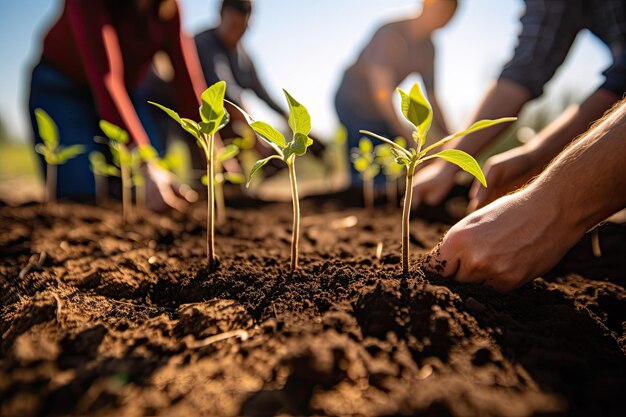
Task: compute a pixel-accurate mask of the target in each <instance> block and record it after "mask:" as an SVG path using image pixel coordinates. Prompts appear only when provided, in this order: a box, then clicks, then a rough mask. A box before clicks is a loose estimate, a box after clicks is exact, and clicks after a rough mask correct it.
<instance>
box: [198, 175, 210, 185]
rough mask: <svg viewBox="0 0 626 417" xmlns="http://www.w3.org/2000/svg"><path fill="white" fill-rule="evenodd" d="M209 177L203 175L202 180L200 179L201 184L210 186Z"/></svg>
mask: <svg viewBox="0 0 626 417" xmlns="http://www.w3.org/2000/svg"><path fill="white" fill-rule="evenodd" d="M208 178H209V177H207V176H206V175H203V176H202V178H200V182H201V183H202V185H209V180H208Z"/></svg>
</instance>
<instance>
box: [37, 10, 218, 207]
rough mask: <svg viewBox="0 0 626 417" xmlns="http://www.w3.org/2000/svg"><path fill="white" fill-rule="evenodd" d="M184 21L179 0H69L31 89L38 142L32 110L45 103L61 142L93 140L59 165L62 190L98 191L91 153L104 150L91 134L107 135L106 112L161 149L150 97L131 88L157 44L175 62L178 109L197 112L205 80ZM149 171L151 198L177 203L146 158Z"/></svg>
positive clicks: (84, 194)
mask: <svg viewBox="0 0 626 417" xmlns="http://www.w3.org/2000/svg"><path fill="white" fill-rule="evenodd" d="M180 22H181V19H180V13H179V8H178V4H177V2H176V1H175V0H65V2H64V6H63V10H62V12H61V15H60V16H59V18H58V20H57V21H56V22H55V23H54V25H53V26H52V28H51V29H50V30H49V32H48V33H47V35H46V36H45V39H44V41H43V51H42V55H41V60H40V62H39V63H38V64H37V65H36V66H35V68H34V70H33V73H32V79H31V89H30V97H29V111H30V116H31V122H32V124H33V130H34V135H35V141H36V142H41V138H40V137H39V135H38V131H37V128H36V123H35V118H34V110H35V109H36V108H42V109H44V110H45V111H46V112H47V113H48V114H50V116H51V117H52V119H53V120H54V121H55V123H56V124H57V126H58V129H59V138H60V142H61V143H62V144H64V145H71V144H78V143H80V144H83V145H85V146H86V147H87V148H88V152H87V153H85V154H83V155H80V156H79V157H77V158H75V159H72V160H70V161H68V162H67V163H66V164H64V165H62V166H59V167H58V168H59V169H58V177H57V181H58V186H57V197H58V198H69V199H73V200H92V199H93V198H94V196H95V182H94V179H93V175H92V174H91V172H90V169H89V160H88V153H89V151H92V150H96V149H97V150H103V149H102V148H103V145H101V144H98V143H95V142H94V140H93V139H94V137H95V136H98V135H102V132H101V131H100V129H99V127H98V126H99V121H100V120H101V119H104V120H107V121H109V122H111V123H114V124H116V125H118V126H120V127H122V128H124V129H126V130H127V131H128V132H129V134H130V136H131V138H132V140H133V142H134V144H135V145H143V144H151V145H152V146H154V147H155V149H157V151H159V152H163V150H164V143H163V142H162V140H161V139H160V138H159V137H158V134H157V129H154V128H153V127H152V125H151V120H150V118H149V116H148V111H147V106H148V104H147V103H145V101H143V100H141V101H140V100H139V95H138V94H135V91H134V90H135V88H136V87H137V86H138V84H139V82H140V81H141V80H142V78H143V77H144V75H145V74H146V72H147V70H148V69H149V67H150V64H151V62H152V58H153V56H154V55H155V53H157V52H158V51H164V52H165V53H167V55H168V56H169V58H170V60H171V62H172V66H173V68H174V72H175V76H174V80H173V81H174V83H175V86H176V88H174V91H175V99H176V102H177V109H178V110H179V112H180V113H181V116H184V117H189V118H197V113H198V106H199V101H198V97H200V94H201V92H202V91H203V90H204V89H205V88H206V84H205V81H204V78H203V75H202V70H201V67H200V63H199V60H198V57H197V53H196V50H195V46H194V44H193V41H192V40H191V39H190V38H188V37H187V36H186V35H185V34H184V33H183V32H182V31H181V23H180ZM42 163H43V161H42ZM147 173H148V178H149V183H150V184H152V185H153V187H150V188H151V190H152V192H151V193H150V194H149V196H148V197H149V199H150V201H149V203H151V206H152V207H153V208H162V207H163V205H162V203H163V202H165V203H166V204H168V205H170V206H173V207H176V208H180V207H181V206H180V204H181V201H180V200H178V199H177V198H176V197H175V195H174V193H173V192H172V189H171V187H170V184H169V183H168V181H169V180H168V178H169V177H168V176H167V175H163V173H162V172H159V168H158V167H156V165H154V164H148V167H147Z"/></svg>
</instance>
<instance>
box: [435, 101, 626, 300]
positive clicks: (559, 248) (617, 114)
mask: <svg viewBox="0 0 626 417" xmlns="http://www.w3.org/2000/svg"><path fill="white" fill-rule="evenodd" d="M624 206H626V104H624V101H622V103H621V104H620V105H619V106H616V109H615V110H614V111H613V112H611V113H610V114H609V115H607V116H606V117H605V118H604V119H603V120H602V121H600V122H598V123H597V124H596V125H595V126H594V127H592V129H590V130H589V131H588V132H587V133H586V134H585V135H584V136H582V137H581V138H580V139H578V140H577V141H575V142H574V143H573V144H572V145H571V146H570V147H569V148H567V149H566V150H565V151H563V152H562V153H561V154H560V155H559V156H558V157H557V158H556V159H555V160H554V161H553V162H552V163H551V164H550V165H549V166H548V168H546V170H545V171H544V172H543V173H542V174H541V175H540V176H539V177H538V178H537V179H536V180H535V181H533V182H532V183H531V184H530V185H529V186H528V187H527V188H525V189H523V190H521V191H518V192H516V193H514V194H510V195H508V196H506V197H503V198H500V199H498V200H497V201H494V202H493V203H491V204H489V205H488V206H486V207H483V208H482V209H480V210H478V211H476V212H474V213H472V214H470V215H469V216H467V217H466V218H465V219H463V220H462V221H460V222H459V223H457V224H456V225H455V226H454V227H452V229H450V231H449V232H448V234H447V235H446V236H445V238H444V239H443V241H442V243H441V246H440V248H439V256H440V259H441V260H442V261H445V263H446V266H445V270H444V275H446V276H455V277H456V279H457V280H459V281H465V282H486V283H487V284H489V285H492V286H494V287H495V288H496V289H498V290H501V291H508V290H511V289H514V288H517V287H519V286H521V285H523V284H524V283H526V282H528V281H530V280H532V279H533V278H535V277H537V276H540V275H541V274H543V273H545V272H547V271H548V270H550V269H551V268H552V267H554V266H555V265H556V264H557V262H558V261H559V260H560V259H561V258H562V257H563V255H564V254H565V253H566V252H567V250H568V249H569V248H571V247H572V246H573V245H574V244H575V243H576V241H577V240H579V239H580V238H581V237H582V236H583V234H584V233H585V232H586V231H587V230H589V229H590V228H591V227H593V226H594V225H596V224H597V223H598V222H600V221H602V220H604V219H605V218H606V217H608V216H610V215H611V214H613V213H614V212H616V211H618V210H619V209H621V208H623V207H624Z"/></svg>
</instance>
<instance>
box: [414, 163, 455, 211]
mask: <svg viewBox="0 0 626 417" xmlns="http://www.w3.org/2000/svg"><path fill="white" fill-rule="evenodd" d="M456 171H457V169H456V167H454V165H451V164H447V163H446V162H445V161H439V160H437V161H433V162H432V163H430V164H428V165H426V166H425V167H424V168H422V169H420V170H419V171H417V172H416V173H415V178H414V179H413V200H412V207H413V208H417V207H418V206H419V205H420V204H422V203H426V204H429V205H431V206H435V205H438V204H441V203H442V202H443V200H444V198H446V196H447V195H448V194H449V193H450V191H451V190H452V187H454V176H455V174H456Z"/></svg>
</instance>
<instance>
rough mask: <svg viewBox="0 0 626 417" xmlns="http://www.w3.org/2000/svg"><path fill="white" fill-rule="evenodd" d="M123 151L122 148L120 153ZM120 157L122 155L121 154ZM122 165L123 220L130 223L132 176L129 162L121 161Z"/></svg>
mask: <svg viewBox="0 0 626 417" xmlns="http://www.w3.org/2000/svg"><path fill="white" fill-rule="evenodd" d="M121 152H122V151H121V150H120V153H121ZM120 159H122V158H121V156H120ZM120 165H121V167H120V169H121V176H122V222H123V223H124V224H128V221H129V220H130V210H131V204H132V201H131V198H130V197H131V196H130V192H131V184H130V182H131V178H130V173H129V172H128V171H129V170H128V164H126V163H125V162H121V163H120Z"/></svg>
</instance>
